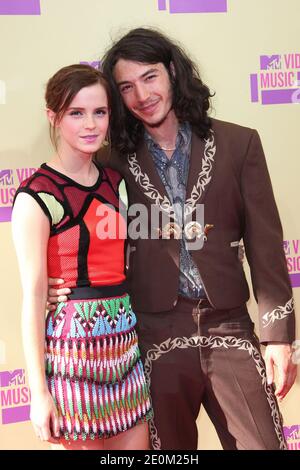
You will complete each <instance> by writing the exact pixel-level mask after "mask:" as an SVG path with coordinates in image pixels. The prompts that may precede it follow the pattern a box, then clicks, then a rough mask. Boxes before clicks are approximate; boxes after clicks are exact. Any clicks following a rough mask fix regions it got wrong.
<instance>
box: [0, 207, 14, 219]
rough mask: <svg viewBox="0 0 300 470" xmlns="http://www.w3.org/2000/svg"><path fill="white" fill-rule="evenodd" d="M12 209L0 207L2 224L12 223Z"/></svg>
mask: <svg viewBox="0 0 300 470" xmlns="http://www.w3.org/2000/svg"><path fill="white" fill-rule="evenodd" d="M11 213H12V207H0V222H10V221H11Z"/></svg>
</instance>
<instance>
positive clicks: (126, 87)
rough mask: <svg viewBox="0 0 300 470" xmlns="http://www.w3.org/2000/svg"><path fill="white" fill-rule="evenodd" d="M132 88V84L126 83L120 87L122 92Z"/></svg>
mask: <svg viewBox="0 0 300 470" xmlns="http://www.w3.org/2000/svg"><path fill="white" fill-rule="evenodd" d="M130 88H131V85H124V86H122V87H121V88H120V91H121V93H126V91H129V90H130Z"/></svg>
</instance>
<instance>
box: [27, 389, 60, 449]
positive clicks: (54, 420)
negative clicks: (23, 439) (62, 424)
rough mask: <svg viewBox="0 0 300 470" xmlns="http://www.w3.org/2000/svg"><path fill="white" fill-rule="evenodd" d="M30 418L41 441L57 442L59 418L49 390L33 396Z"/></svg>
mask: <svg viewBox="0 0 300 470" xmlns="http://www.w3.org/2000/svg"><path fill="white" fill-rule="evenodd" d="M30 419H31V422H32V425H33V428H34V431H35V434H36V435H37V437H38V438H39V439H41V441H48V442H51V443H52V444H57V442H58V438H59V437H60V433H59V420H58V414H57V410H56V406H55V403H54V401H53V398H52V396H51V394H50V392H49V391H48V390H45V391H44V392H42V393H38V394H35V395H32V396H31V408H30Z"/></svg>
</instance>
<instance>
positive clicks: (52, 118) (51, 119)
mask: <svg viewBox="0 0 300 470" xmlns="http://www.w3.org/2000/svg"><path fill="white" fill-rule="evenodd" d="M46 114H47V118H48V121H49V122H50V124H51V126H53V127H54V122H55V116H56V113H55V112H54V111H52V109H49V108H46Z"/></svg>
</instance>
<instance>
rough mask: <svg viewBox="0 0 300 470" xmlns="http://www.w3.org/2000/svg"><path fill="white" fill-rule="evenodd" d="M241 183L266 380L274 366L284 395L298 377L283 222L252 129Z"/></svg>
mask: <svg viewBox="0 0 300 470" xmlns="http://www.w3.org/2000/svg"><path fill="white" fill-rule="evenodd" d="M241 183H242V184H241V188H242V195H243V200H244V205H245V232H244V246H245V252H246V256H247V260H248V262H249V266H250V272H251V279H252V286H253V291H254V295H255V298H256V300H257V303H258V311H259V325H260V341H261V343H263V344H265V345H266V346H267V347H266V354H265V362H266V370H267V377H268V382H269V383H272V382H273V379H274V366H276V367H277V369H278V385H277V388H276V394H277V396H278V398H279V399H282V398H283V397H284V396H285V395H286V393H287V392H288V390H289V389H290V388H291V386H292V384H293V383H294V380H295V377H296V366H295V365H294V364H293V363H292V347H291V344H292V342H293V341H294V339H295V313H294V302H293V295H292V289H291V285H290V279H289V275H288V271H287V265H286V259H285V255H284V250H283V234H282V227H281V222H280V218H279V214H278V210H277V206H276V202H275V199H274V195H273V190H272V184H271V180H270V176H269V173H268V168H267V164H266V160H265V156H264V152H263V148H262V145H261V141H260V138H259V135H258V133H257V132H256V131H253V133H252V136H251V138H250V141H249V145H248V149H247V154H246V156H245V160H244V164H243V169H242V176H241Z"/></svg>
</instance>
